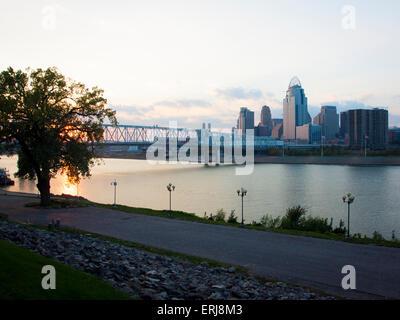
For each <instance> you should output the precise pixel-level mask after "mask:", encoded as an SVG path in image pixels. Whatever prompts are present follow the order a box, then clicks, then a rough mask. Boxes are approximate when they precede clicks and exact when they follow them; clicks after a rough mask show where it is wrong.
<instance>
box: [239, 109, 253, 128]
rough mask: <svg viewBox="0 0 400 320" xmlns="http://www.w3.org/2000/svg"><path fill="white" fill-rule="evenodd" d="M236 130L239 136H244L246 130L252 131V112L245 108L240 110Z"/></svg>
mask: <svg viewBox="0 0 400 320" xmlns="http://www.w3.org/2000/svg"><path fill="white" fill-rule="evenodd" d="M238 129H239V132H240V133H241V134H246V130H251V129H253V130H254V112H253V111H250V110H249V109H247V108H241V109H240V114H239V119H238Z"/></svg>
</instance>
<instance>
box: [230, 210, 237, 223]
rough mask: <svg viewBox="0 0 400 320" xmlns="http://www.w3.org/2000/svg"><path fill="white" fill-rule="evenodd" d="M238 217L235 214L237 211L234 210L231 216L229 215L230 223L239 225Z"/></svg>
mask: <svg viewBox="0 0 400 320" xmlns="http://www.w3.org/2000/svg"><path fill="white" fill-rule="evenodd" d="M237 219H238V218H237V216H236V214H235V210H232V211H231V214H230V215H229V217H228V223H238V222H237Z"/></svg>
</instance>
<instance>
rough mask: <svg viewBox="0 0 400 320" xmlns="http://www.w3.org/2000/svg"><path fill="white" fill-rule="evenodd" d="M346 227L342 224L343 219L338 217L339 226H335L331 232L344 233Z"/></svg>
mask: <svg viewBox="0 0 400 320" xmlns="http://www.w3.org/2000/svg"><path fill="white" fill-rule="evenodd" d="M346 231H347V229H346V227H345V226H344V221H343V220H342V219H340V221H339V226H338V227H336V228H335V229H333V233H336V234H346Z"/></svg>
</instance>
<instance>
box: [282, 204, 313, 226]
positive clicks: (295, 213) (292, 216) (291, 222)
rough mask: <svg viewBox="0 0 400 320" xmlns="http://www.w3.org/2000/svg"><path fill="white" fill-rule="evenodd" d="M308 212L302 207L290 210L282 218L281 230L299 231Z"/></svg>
mask: <svg viewBox="0 0 400 320" xmlns="http://www.w3.org/2000/svg"><path fill="white" fill-rule="evenodd" d="M306 212H307V209H306V208H303V207H302V206H297V207H292V208H288V209H287V210H286V215H285V216H284V217H283V218H282V222H281V228H283V229H295V230H299V229H300V227H301V224H302V223H303V221H304V216H305V214H306Z"/></svg>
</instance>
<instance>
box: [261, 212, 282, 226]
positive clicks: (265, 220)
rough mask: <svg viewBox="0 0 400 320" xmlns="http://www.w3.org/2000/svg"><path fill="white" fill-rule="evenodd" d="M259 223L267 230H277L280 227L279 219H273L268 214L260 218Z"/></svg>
mask: <svg viewBox="0 0 400 320" xmlns="http://www.w3.org/2000/svg"><path fill="white" fill-rule="evenodd" d="M260 223H261V225H263V226H264V227H266V228H268V229H278V228H280V226H281V217H276V218H273V217H272V216H270V215H269V214H266V215H264V216H263V217H262V218H261V221H260Z"/></svg>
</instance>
